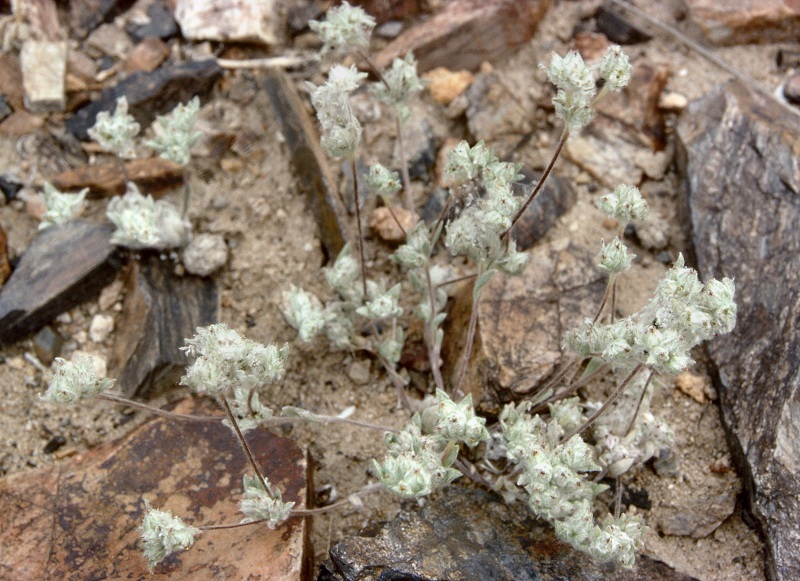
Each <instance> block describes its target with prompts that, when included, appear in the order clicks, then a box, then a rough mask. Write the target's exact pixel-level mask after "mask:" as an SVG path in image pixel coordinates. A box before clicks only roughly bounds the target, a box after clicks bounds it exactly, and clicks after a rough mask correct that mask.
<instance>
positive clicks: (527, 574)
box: [317, 485, 691, 581]
mask: <svg viewBox="0 0 800 581" xmlns="http://www.w3.org/2000/svg"><path fill="white" fill-rule="evenodd" d="M330 559H331V560H330V561H328V562H326V563H324V564H323V566H322V568H321V571H320V575H319V577H318V578H317V579H318V581H333V580H346V581H355V580H356V579H358V580H361V579H380V580H381V581H384V580H385V581H389V580H396V581H399V580H401V579H402V580H404V581H434V580H436V581H438V580H445V579H447V580H449V581H457V580H465V581H466V580H477V579H480V580H482V581H489V580H492V581H502V580H508V581H512V580H513V581H526V580H531V581H533V580H539V581H551V580H552V581H554V580H557V579H558V580H563V579H571V580H573V581H582V580H587V581H588V580H598V581H599V580H607V579H614V580H616V581H634V580H642V581H644V580H647V581H666V580H675V581H677V580H688V579H691V578H690V577H687V576H685V575H682V574H679V573H677V572H675V571H674V570H673V569H672V568H670V567H669V566H667V565H665V564H664V563H662V562H660V561H655V560H653V559H650V558H648V557H644V556H638V557H637V559H636V566H635V567H634V568H633V569H630V570H628V569H621V568H619V567H616V566H614V565H613V564H601V563H596V562H594V561H592V559H591V558H590V557H589V556H588V555H585V554H583V553H579V552H577V551H575V550H574V549H572V548H571V547H570V546H569V545H566V544H564V543H562V542H561V541H559V540H557V539H556V538H555V535H554V533H553V530H552V527H550V526H548V525H547V524H544V523H542V522H541V521H538V520H536V519H535V518H534V517H533V515H532V514H531V513H529V512H528V510H527V509H526V508H525V507H524V506H522V505H520V504H516V505H508V504H506V503H505V502H503V500H502V498H500V497H499V496H498V495H496V494H490V493H488V492H484V491H482V490H477V489H471V488H466V487H463V486H459V485H453V486H449V487H448V488H446V489H445V490H444V491H443V492H442V493H441V494H440V495H438V496H436V497H434V498H433V499H432V500H430V501H429V502H427V503H426V504H425V506H424V507H423V508H422V509H421V510H419V509H417V508H416V505H415V504H413V503H408V504H406V505H405V508H404V510H402V511H401V512H400V514H399V515H398V516H397V518H396V519H395V520H394V521H392V522H390V523H386V524H381V525H377V526H375V527H371V528H370V529H368V530H367V531H364V532H363V533H362V534H361V535H360V536H357V537H349V538H346V539H344V540H343V541H342V542H340V543H339V544H337V545H336V546H334V547H333V548H332V549H331V551H330Z"/></svg>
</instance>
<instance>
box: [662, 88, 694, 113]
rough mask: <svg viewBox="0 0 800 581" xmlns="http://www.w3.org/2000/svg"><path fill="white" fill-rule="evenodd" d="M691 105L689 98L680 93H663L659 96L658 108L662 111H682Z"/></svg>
mask: <svg viewBox="0 0 800 581" xmlns="http://www.w3.org/2000/svg"><path fill="white" fill-rule="evenodd" d="M688 105H689V99H687V98H686V96H685V95H681V94H680V93H673V92H669V93H663V94H662V95H661V96H660V97H659V98H658V108H659V109H661V110H662V111H669V112H671V113H680V112H681V111H683V110H684V109H686V107H687V106H688Z"/></svg>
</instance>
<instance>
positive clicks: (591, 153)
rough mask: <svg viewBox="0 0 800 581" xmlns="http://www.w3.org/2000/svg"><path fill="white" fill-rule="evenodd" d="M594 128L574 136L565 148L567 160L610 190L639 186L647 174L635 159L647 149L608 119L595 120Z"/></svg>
mask: <svg viewBox="0 0 800 581" xmlns="http://www.w3.org/2000/svg"><path fill="white" fill-rule="evenodd" d="M592 125H593V128H592V129H591V130H588V131H585V132H583V133H581V134H580V135H575V136H570V138H569V139H568V140H567V144H566V145H565V146H564V153H565V154H566V155H567V157H569V159H570V160H571V161H572V162H573V163H574V164H576V165H577V166H578V167H580V168H581V169H583V170H585V171H586V172H588V173H589V174H591V176H592V177H593V178H594V179H596V180H597V181H598V182H600V183H602V184H603V185H604V186H605V187H607V188H609V189H613V188H615V187H617V186H618V185H619V184H630V185H637V184H639V183H640V182H641V181H642V176H643V175H644V172H643V171H642V169H641V168H640V167H639V166H637V165H636V163H635V162H634V159H635V158H636V154H637V153H638V152H639V151H642V150H643V148H642V147H641V146H639V145H637V144H636V142H635V141H633V140H632V139H631V137H630V136H629V135H625V133H624V132H620V131H617V130H616V129H614V128H613V127H610V126H609V124H608V122H607V121H606V120H605V119H595V120H594V121H592Z"/></svg>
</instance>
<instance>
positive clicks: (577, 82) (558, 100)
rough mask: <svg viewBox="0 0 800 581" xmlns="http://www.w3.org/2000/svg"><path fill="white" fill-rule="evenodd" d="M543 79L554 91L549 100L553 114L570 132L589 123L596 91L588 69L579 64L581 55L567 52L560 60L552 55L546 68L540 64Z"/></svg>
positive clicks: (581, 62) (583, 64) (557, 56)
mask: <svg viewBox="0 0 800 581" xmlns="http://www.w3.org/2000/svg"><path fill="white" fill-rule="evenodd" d="M541 67H542V69H544V71H545V72H546V73H547V78H548V79H549V80H550V82H551V83H553V84H554V85H555V86H556V88H557V89H558V91H557V92H556V96H555V97H553V105H554V106H555V109H556V115H558V117H559V118H561V119H563V120H564V123H565V124H566V126H567V128H568V129H569V130H570V131H576V130H578V129H580V128H581V127H583V126H584V125H586V124H587V123H589V121H591V120H592V117H593V115H594V109H593V108H592V100H593V99H594V96H595V93H596V92H597V89H596V87H595V81H594V75H592V70H591V69H590V68H589V67H588V66H587V65H586V63H584V62H583V58H581V55H580V54H578V53H577V52H575V51H570V52H568V53H567V55H566V56H564V57H560V56H559V55H557V54H555V53H553V57H552V59H551V61H550V67H545V66H544V65H541Z"/></svg>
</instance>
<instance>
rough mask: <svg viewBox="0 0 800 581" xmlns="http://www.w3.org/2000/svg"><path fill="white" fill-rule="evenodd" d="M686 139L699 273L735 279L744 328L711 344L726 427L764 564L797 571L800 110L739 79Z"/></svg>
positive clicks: (696, 112)
mask: <svg viewBox="0 0 800 581" xmlns="http://www.w3.org/2000/svg"><path fill="white" fill-rule="evenodd" d="M678 135H679V138H680V141H681V142H682V146H683V147H684V148H685V151H684V152H683V153H684V155H682V156H681V157H682V158H683V159H682V160H681V165H682V166H683V170H684V172H685V176H686V184H687V187H688V203H689V211H690V214H691V225H692V228H693V236H694V248H695V253H696V257H697V264H698V267H699V270H700V274H701V277H702V278H703V279H704V280H707V279H709V278H711V277H717V278H719V277H722V276H727V277H731V278H734V279H735V281H736V302H737V304H738V307H739V314H738V321H737V324H736V328H735V329H734V330H733V333H731V334H730V335H726V336H724V337H719V338H717V339H715V340H714V341H711V342H709V344H708V350H709V353H710V355H711V358H712V359H713V361H714V363H715V364H716V365H717V367H718V369H719V382H718V383H719V393H720V401H721V404H722V413H723V420H724V422H725V425H726V431H727V432H728V434H729V436H730V440H731V447H732V451H733V454H734V457H735V459H736V460H737V463H738V467H739V470H740V473H742V475H743V476H744V479H745V489H746V492H747V496H748V501H749V502H748V503H749V505H750V506H749V508H750V510H751V511H752V513H753V515H754V517H755V519H756V521H757V523H758V525H759V526H760V528H761V530H762V532H763V533H764V536H765V537H766V541H767V568H768V571H767V572H768V574H769V576H770V577H771V578H772V579H786V580H789V579H800V525H799V524H798V523H800V446H799V444H800V162H798V159H800V117H798V116H796V115H793V114H791V112H789V111H788V110H785V109H784V108H782V107H781V106H780V105H778V104H777V103H775V102H772V101H768V100H766V99H765V98H763V97H761V96H759V95H756V94H754V93H752V92H750V91H749V90H748V89H747V88H745V87H744V86H743V85H741V84H739V83H738V82H731V83H728V84H726V85H724V86H722V87H719V88H718V89H717V90H716V91H714V92H713V93H712V94H710V95H708V96H707V97H705V98H703V99H702V100H699V101H696V102H694V103H692V104H691V105H690V107H689V108H688V109H687V111H686V113H685V114H684V116H683V120H682V122H681V124H680V127H679V131H678Z"/></svg>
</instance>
